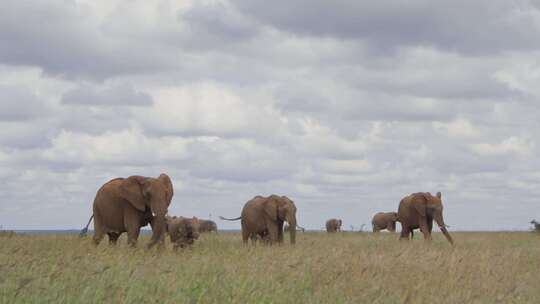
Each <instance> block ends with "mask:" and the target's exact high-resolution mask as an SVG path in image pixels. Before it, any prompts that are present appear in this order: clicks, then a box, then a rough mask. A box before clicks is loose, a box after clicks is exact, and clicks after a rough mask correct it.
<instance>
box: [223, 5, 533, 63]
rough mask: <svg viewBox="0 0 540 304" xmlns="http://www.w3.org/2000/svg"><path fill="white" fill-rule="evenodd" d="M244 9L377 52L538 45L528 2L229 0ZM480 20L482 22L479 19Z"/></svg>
mask: <svg viewBox="0 0 540 304" xmlns="http://www.w3.org/2000/svg"><path fill="white" fill-rule="evenodd" d="M233 3H235V4H236V5H237V6H238V7H239V9H240V10H241V11H242V12H244V13H245V14H248V15H251V16H255V17H257V18H258V19H259V20H261V21H262V22H264V23H267V24H269V25H272V26H274V27H276V28H277V29H281V30H284V31H289V32H292V33H298V34H301V35H314V36H329V37H341V38H344V39H360V40H364V41H366V43H367V44H368V45H369V46H371V47H374V48H375V49H376V50H377V51H378V52H380V51H383V52H384V51H386V50H393V49H395V48H398V47H401V46H412V45H425V46H434V47H437V48H442V49H449V50H455V51H458V52H464V53H468V54H486V53H488V54H491V53H497V52H500V51H506V50H520V49H521V50H523V49H537V48H538V47H539V46H540V44H539V43H538V41H537V39H535V37H537V36H538V35H539V34H540V26H539V25H538V22H537V21H536V20H537V19H536V18H537V16H538V10H537V9H536V8H535V7H533V6H531V4H530V2H529V1H518V2H508V1H475V2H470V1H453V2H452V3H435V2H432V1H424V0H419V1H413V2H411V1H396V2H392V3H388V2H378V3H372V2H362V1H348V0H342V1H337V2H336V1H333V2H328V1H324V0H321V1H295V2H294V3H291V4H290V5H268V3H266V2H264V1H250V0H238V1H233ZM479 20H481V22H479Z"/></svg>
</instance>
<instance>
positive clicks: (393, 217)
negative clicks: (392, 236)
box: [388, 212, 399, 231]
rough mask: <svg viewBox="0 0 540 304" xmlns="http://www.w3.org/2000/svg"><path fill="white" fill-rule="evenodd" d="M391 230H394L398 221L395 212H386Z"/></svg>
mask: <svg viewBox="0 0 540 304" xmlns="http://www.w3.org/2000/svg"><path fill="white" fill-rule="evenodd" d="M388 215H389V221H390V223H389V224H390V227H391V231H396V222H399V218H398V213H397V212H388Z"/></svg>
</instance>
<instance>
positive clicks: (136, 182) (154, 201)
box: [120, 174, 174, 248]
mask: <svg viewBox="0 0 540 304" xmlns="http://www.w3.org/2000/svg"><path fill="white" fill-rule="evenodd" d="M120 193H121V195H122V197H124V198H125V199H126V200H128V201H129V202H130V203H131V205H133V207H135V208H136V209H137V210H139V211H142V212H146V211H148V210H150V211H151V213H152V215H153V218H152V238H151V240H150V243H149V244H148V247H149V248H150V247H152V246H154V245H155V244H156V243H158V242H163V240H164V233H165V232H166V225H167V224H166V220H165V215H166V214H167V210H168V208H169V205H170V204H171V200H172V197H173V194H174V192H173V186H172V183H171V179H170V178H169V176H167V175H166V174H161V175H160V176H159V177H158V178H151V177H142V176H130V177H128V178H126V179H125V180H124V181H123V182H122V185H121V186H120Z"/></svg>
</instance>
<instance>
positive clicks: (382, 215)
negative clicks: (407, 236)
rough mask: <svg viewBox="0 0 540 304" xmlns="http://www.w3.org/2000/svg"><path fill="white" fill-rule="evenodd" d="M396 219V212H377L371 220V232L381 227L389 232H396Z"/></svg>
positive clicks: (379, 229) (377, 230)
mask: <svg viewBox="0 0 540 304" xmlns="http://www.w3.org/2000/svg"><path fill="white" fill-rule="evenodd" d="M397 221H398V214H397V212H377V213H376V214H375V215H374V216H373V219H372V220H371V225H372V226H373V232H379V231H381V230H383V229H388V231H390V232H396V222H397Z"/></svg>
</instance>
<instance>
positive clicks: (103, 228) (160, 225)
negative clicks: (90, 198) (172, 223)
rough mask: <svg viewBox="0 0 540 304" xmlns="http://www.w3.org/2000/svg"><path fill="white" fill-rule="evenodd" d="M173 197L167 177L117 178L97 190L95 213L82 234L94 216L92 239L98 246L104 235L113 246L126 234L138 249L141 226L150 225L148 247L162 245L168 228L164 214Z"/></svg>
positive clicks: (163, 175) (129, 241)
mask: <svg viewBox="0 0 540 304" xmlns="http://www.w3.org/2000/svg"><path fill="white" fill-rule="evenodd" d="M172 197H173V185H172V183H171V179H170V178H169V176H167V175H166V174H161V175H160V176H159V177H158V178H152V177H144V176H130V177H128V178H115V179H113V180H111V181H109V182H107V183H105V184H104V185H103V186H101V188H100V189H99V190H98V192H97V194H96V198H95V199H94V206H93V214H92V216H91V217H90V220H89V221H88V224H87V225H86V227H85V228H84V229H83V232H85V231H86V230H87V229H88V226H89V225H90V222H91V221H92V217H93V218H94V238H93V240H94V243H95V244H96V245H98V244H99V243H100V242H101V240H102V239H103V237H104V236H105V234H108V236H109V242H111V243H113V244H114V243H116V240H117V239H118V237H120V235H121V234H122V233H123V232H127V234H128V244H129V245H131V246H135V245H136V244H137V239H138V238H139V233H140V230H141V227H143V226H146V225H148V224H149V223H150V224H151V226H152V238H151V239H150V242H149V243H148V248H151V247H152V246H154V245H155V244H157V243H158V242H159V243H161V244H163V241H164V237H165V232H166V225H167V224H166V220H165V215H166V214H167V211H168V208H169V205H170V204H171V200H172ZM83 232H82V233H83Z"/></svg>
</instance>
